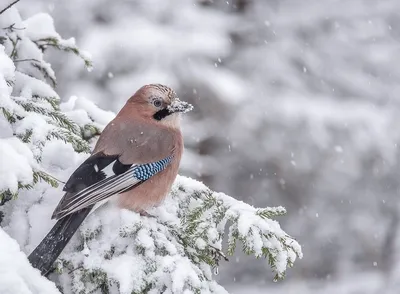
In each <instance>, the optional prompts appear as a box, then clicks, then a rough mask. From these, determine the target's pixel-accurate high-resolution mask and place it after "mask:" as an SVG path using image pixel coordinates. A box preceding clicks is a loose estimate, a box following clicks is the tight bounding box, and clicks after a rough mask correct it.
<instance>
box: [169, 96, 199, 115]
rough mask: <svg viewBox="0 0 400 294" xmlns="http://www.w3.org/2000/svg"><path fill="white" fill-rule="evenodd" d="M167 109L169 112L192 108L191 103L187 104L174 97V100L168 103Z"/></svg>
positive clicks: (187, 110) (183, 111) (184, 110)
mask: <svg viewBox="0 0 400 294" xmlns="http://www.w3.org/2000/svg"><path fill="white" fill-rule="evenodd" d="M167 109H168V110H169V112H170V113H175V112H181V113H186V112H189V111H191V110H192V109H193V105H192V104H189V103H187V102H185V101H181V100H179V98H175V99H174V101H173V102H172V103H171V104H170V105H168V107H167Z"/></svg>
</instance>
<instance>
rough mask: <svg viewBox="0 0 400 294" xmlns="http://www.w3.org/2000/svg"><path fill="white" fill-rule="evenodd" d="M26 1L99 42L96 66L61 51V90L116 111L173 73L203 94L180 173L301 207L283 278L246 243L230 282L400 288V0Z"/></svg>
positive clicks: (293, 214) (92, 43)
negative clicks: (247, 251)
mask: <svg viewBox="0 0 400 294" xmlns="http://www.w3.org/2000/svg"><path fill="white" fill-rule="evenodd" d="M5 2H8V1H5V0H0V3H1V4H3V3H5ZM1 6H4V5H1ZM17 7H18V9H19V10H20V13H21V14H22V16H23V17H24V18H26V17H29V16H30V15H32V14H34V13H37V12H47V13H49V14H50V15H52V16H53V18H54V20H55V25H56V28H57V31H58V32H59V33H60V34H61V35H63V36H64V37H66V38H68V37H70V36H74V37H76V39H77V43H78V44H79V45H80V47H81V48H83V49H85V50H88V51H89V52H91V53H92V56H93V62H94V70H93V71H92V72H91V73H88V72H87V71H86V70H84V69H83V68H82V62H81V61H79V60H77V59H76V58H74V57H73V56H72V55H71V59H66V58H65V55H63V58H58V56H57V54H55V55H53V56H49V60H50V61H51V63H52V65H53V68H54V69H55V72H56V74H57V79H58V87H57V92H58V93H59V94H60V96H61V99H63V100H64V101H66V100H68V98H69V97H70V96H71V95H78V96H84V97H86V98H87V99H89V100H91V101H94V102H95V103H97V104H98V105H99V106H100V107H101V108H103V109H106V110H111V111H114V112H115V111H117V110H118V109H119V108H120V107H121V106H122V105H123V103H124V102H125V100H126V99H127V98H128V97H129V96H130V95H131V94H132V93H133V92H134V91H136V89H137V88H138V87H140V86H141V85H143V84H145V83H152V82H157V83H165V84H168V85H171V86H172V87H174V88H175V89H176V91H177V92H178V94H179V96H180V97H181V98H182V99H183V100H187V101H189V102H191V103H193V104H194V105H195V107H196V108H195V111H194V112H192V113H191V114H190V115H189V116H188V117H189V118H187V119H186V120H185V127H184V131H185V140H186V147H187V151H186V154H185V157H184V161H183V164H182V168H181V171H180V173H181V174H183V175H188V176H192V177H194V178H197V179H200V180H202V181H204V182H205V183H206V184H207V185H209V186H210V187H211V188H212V189H213V190H216V191H224V192H226V193H227V194H229V195H232V196H240V195H248V197H249V198H246V199H243V200H245V201H246V202H248V203H251V204H254V205H256V206H266V205H269V206H273V205H283V206H285V207H286V208H287V210H288V214H287V215H286V216H284V217H281V218H280V222H281V224H282V226H283V227H284V228H285V230H286V231H287V232H288V233H290V234H291V235H292V236H294V237H296V238H297V239H298V240H299V241H300V243H301V244H302V245H303V252H304V258H303V259H302V260H300V261H298V262H297V263H296V265H295V267H294V268H293V269H291V270H289V271H288V276H287V278H286V279H285V280H284V281H282V282H279V283H273V282H272V273H271V271H270V269H269V268H268V267H267V265H266V264H265V263H263V262H260V261H257V260H255V261H254V260H252V259H251V258H245V257H244V256H241V255H238V256H237V257H236V259H235V258H234V259H231V261H230V262H229V263H227V264H225V265H224V267H221V268H220V274H219V276H218V279H219V281H220V282H221V283H222V285H224V286H226V288H227V289H228V290H230V291H231V292H232V293H235V294H240V293H249V288H250V286H248V285H252V286H251V288H252V289H254V293H266V292H267V293H276V294H278V293H279V294H280V293H349V294H350V293H354V294H356V293H362V294H364V293H367V294H368V293H397V291H396V289H398V288H399V287H400V285H399V284H398V282H396V281H398V280H399V276H400V267H399V266H398V265H397V261H398V260H399V258H400V255H399V253H400V240H399V236H398V231H399V221H400V219H399V209H400V208H399V207H398V203H399V195H398V194H399V189H400V185H399V181H398V178H399V175H400V165H399V162H398V161H399V147H398V144H399V143H400V142H399V141H400V131H399V130H398V126H399V125H400V99H399V97H398V92H399V91H400V68H399V66H398V65H399V64H400V46H399V45H400V43H399V41H400V17H399V15H398V11H400V2H399V1H398V0H386V1H379V0H324V1H321V0H303V1H296V0H268V1H267V0H230V1H222V0H221V1H219V0H214V1H211V0H171V1H164V0H119V1H111V0H86V1H79V0H70V1H55V0H22V1H21V2H20V3H18V4H17ZM250 195H251V196H250ZM236 262H237V263H236ZM396 283H397V284H396ZM391 291H392V292H391Z"/></svg>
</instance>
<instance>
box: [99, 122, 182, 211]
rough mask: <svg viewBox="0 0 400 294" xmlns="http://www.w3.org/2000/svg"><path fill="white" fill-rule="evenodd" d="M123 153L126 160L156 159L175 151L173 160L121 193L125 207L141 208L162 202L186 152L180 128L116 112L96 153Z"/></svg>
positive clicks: (134, 161) (145, 161)
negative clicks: (118, 114) (164, 167)
mask: <svg viewBox="0 0 400 294" xmlns="http://www.w3.org/2000/svg"><path fill="white" fill-rule="evenodd" d="M98 152H103V153H105V154H107V155H120V158H119V159H120V161H121V162H122V163H124V164H143V163H150V162H155V161H158V160H161V159H164V158H166V157H167V156H170V155H173V160H172V162H171V164H170V165H169V166H168V167H167V168H166V169H165V170H163V171H161V172H160V173H158V174H156V175H155V176H153V177H152V178H150V179H149V180H147V181H146V182H144V183H143V184H141V185H139V186H138V187H136V188H134V189H132V190H130V191H128V192H125V193H123V194H120V195H119V196H118V204H119V206H120V207H122V208H126V209H130V210H135V211H141V210H143V209H146V208H148V207H151V206H154V205H157V204H159V203H160V202H161V201H162V200H163V199H164V198H165V197H166V196H167V194H168V192H169V191H170V189H171V186H172V184H173V182H174V180H175V178H176V176H177V174H178V169H179V164H180V160H181V156H182V152H183V139H182V134H181V131H180V130H179V129H174V128H169V127H166V126H163V125H161V124H158V123H157V122H151V123H149V122H147V121H144V120H141V119H140V118H135V119H133V118H127V117H124V116H117V117H116V118H115V119H114V120H113V121H112V122H111V123H110V124H109V125H108V126H107V127H106V128H105V129H104V131H103V133H102V136H101V138H100V139H99V141H98V142H97V144H96V147H95V149H94V151H93V154H94V153H98Z"/></svg>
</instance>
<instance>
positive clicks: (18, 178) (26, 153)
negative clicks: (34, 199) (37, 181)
mask: <svg viewBox="0 0 400 294" xmlns="http://www.w3.org/2000/svg"><path fill="white" fill-rule="evenodd" d="M0 162H1V164H0V179H1V181H0V191H4V190H7V189H9V190H10V191H11V192H12V193H16V192H17V191H18V183H21V184H23V185H24V184H25V185H26V184H29V183H31V182H32V173H33V172H32V167H33V166H35V165H36V163H35V160H34V158H33V154H32V152H31V150H30V149H29V148H28V147H27V146H26V145H25V144H24V143H22V142H21V141H20V140H19V139H17V138H7V139H0Z"/></svg>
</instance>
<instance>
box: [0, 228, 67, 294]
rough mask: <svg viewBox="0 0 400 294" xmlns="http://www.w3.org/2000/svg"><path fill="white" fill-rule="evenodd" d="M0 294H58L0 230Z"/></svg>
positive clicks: (11, 240) (13, 241)
mask: <svg viewBox="0 0 400 294" xmlns="http://www.w3.org/2000/svg"><path fill="white" fill-rule="evenodd" d="M0 293H1V294H17V293H18V294H39V293H40V294H60V292H59V291H58V289H57V287H56V286H55V285H54V283H52V282H50V281H49V280H47V279H46V278H44V277H42V276H41V274H40V272H39V271H38V270H37V269H34V268H33V267H32V266H31V265H30V264H29V261H28V259H27V258H26V255H25V254H24V253H22V252H21V251H20V248H19V246H18V244H17V242H16V241H15V240H13V239H12V238H11V237H10V236H8V235H7V234H6V233H5V232H4V231H3V230H2V229H1V228H0Z"/></svg>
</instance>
